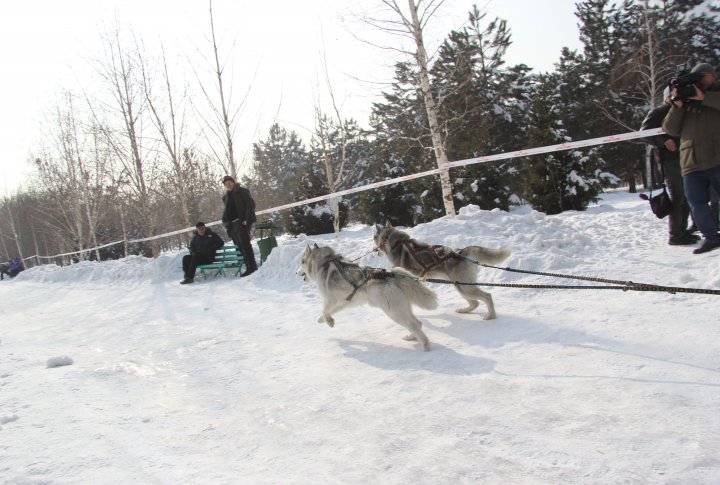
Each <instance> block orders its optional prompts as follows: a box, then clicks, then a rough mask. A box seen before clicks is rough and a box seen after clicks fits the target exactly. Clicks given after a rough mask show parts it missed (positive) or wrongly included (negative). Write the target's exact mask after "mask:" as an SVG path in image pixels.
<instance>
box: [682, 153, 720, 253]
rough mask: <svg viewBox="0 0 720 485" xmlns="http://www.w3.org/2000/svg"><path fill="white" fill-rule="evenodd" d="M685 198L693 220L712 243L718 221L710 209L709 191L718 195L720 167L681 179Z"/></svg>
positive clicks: (715, 236)
mask: <svg viewBox="0 0 720 485" xmlns="http://www.w3.org/2000/svg"><path fill="white" fill-rule="evenodd" d="M683 181H684V183H685V197H687V201H688V203H689V204H690V209H691V210H692V214H693V219H694V220H695V224H697V227H698V229H700V232H701V233H702V235H703V236H705V239H707V240H709V241H713V242H717V241H718V240H720V238H718V234H717V231H718V219H717V215H715V214H713V212H712V210H711V209H710V199H711V193H710V192H711V189H713V190H715V192H716V193H718V194H720V165H716V166H714V167H713V168H711V169H709V170H700V171H697V172H691V173H689V174H687V175H685V176H684V177H683Z"/></svg>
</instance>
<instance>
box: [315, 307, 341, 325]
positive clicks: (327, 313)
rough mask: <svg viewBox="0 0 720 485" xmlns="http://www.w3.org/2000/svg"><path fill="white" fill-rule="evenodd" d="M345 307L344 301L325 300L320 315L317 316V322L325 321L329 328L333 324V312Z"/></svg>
mask: <svg viewBox="0 0 720 485" xmlns="http://www.w3.org/2000/svg"><path fill="white" fill-rule="evenodd" d="M344 307H345V303H344V302H343V303H340V302H335V303H330V302H325V304H324V305H323V312H322V315H320V318H318V323H323V322H325V323H327V324H328V326H329V327H330V328H332V327H334V326H335V319H334V318H333V317H332V314H333V313H335V312H336V311H338V310H341V309H343V308H344Z"/></svg>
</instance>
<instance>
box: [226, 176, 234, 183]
mask: <svg viewBox="0 0 720 485" xmlns="http://www.w3.org/2000/svg"><path fill="white" fill-rule="evenodd" d="M228 180H229V181H230V182H232V183H235V179H234V178H232V177H231V176H230V175H225V176H224V177H223V183H225V182H227V181H228Z"/></svg>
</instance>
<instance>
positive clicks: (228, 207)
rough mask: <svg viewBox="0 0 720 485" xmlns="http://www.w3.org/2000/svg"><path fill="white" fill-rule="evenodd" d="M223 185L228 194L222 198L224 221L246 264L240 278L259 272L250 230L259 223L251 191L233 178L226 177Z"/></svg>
mask: <svg viewBox="0 0 720 485" xmlns="http://www.w3.org/2000/svg"><path fill="white" fill-rule="evenodd" d="M223 185H224V186H225V191H226V192H225V195H223V198H222V200H223V202H224V203H225V210H224V211H223V215H222V221H223V224H224V225H225V229H226V230H227V233H228V236H230V238H231V239H232V240H233V242H234V243H235V244H236V245H237V247H238V249H239V250H240V252H241V253H242V256H243V260H244V262H245V272H243V273H242V274H241V275H240V276H248V275H251V274H252V273H254V272H255V271H257V263H256V262H255V252H254V251H253V248H252V244H250V229H251V227H252V225H253V223H255V222H257V218H256V217H255V202H254V201H253V199H252V197H251V196H250V191H249V190H248V189H246V188H245V187H241V186H240V184H239V183H237V182H235V179H234V178H232V177H231V176H229V175H226V176H225V177H224V178H223Z"/></svg>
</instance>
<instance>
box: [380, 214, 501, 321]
mask: <svg viewBox="0 0 720 485" xmlns="http://www.w3.org/2000/svg"><path fill="white" fill-rule="evenodd" d="M375 244H376V245H377V249H378V251H379V252H380V254H382V253H385V254H386V255H387V257H388V259H389V260H390V264H392V265H393V266H399V267H401V268H404V269H406V270H408V271H410V272H411V273H412V274H414V275H416V276H427V277H429V278H443V279H448V280H451V281H460V282H467V283H472V282H475V281H476V280H477V274H478V269H479V267H478V265H477V264H475V263H474V262H473V261H477V262H478V263H484V264H496V263H501V262H502V261H505V260H506V259H507V258H508V256H510V250H509V249H507V248H501V249H488V248H483V247H480V246H468V247H466V248H463V249H459V250H457V251H455V250H453V249H451V248H449V247H447V246H429V245H427V244H424V243H421V242H418V241H416V240H414V239H411V238H410V236H409V235H407V234H406V233H404V232H402V231H400V230H399V229H396V228H394V227H392V225H391V224H390V223H389V222H388V223H387V224H385V227H382V226H380V225H376V226H375ZM469 260H472V261H469ZM455 289H456V290H457V291H458V292H459V293H460V295H461V296H462V297H463V298H465V300H467V302H468V306H467V307H465V308H458V309H457V310H455V311H457V312H458V313H470V312H471V311H473V310H474V309H475V308H477V307H478V305H479V301H478V300H482V301H483V302H484V303H485V305H487V309H488V313H487V314H486V315H483V319H484V320H491V319H493V318H495V317H496V315H495V305H494V304H493V299H492V295H491V294H490V293H487V292H485V291H482V290H481V289H480V288H478V287H477V286H468V285H455Z"/></svg>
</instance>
